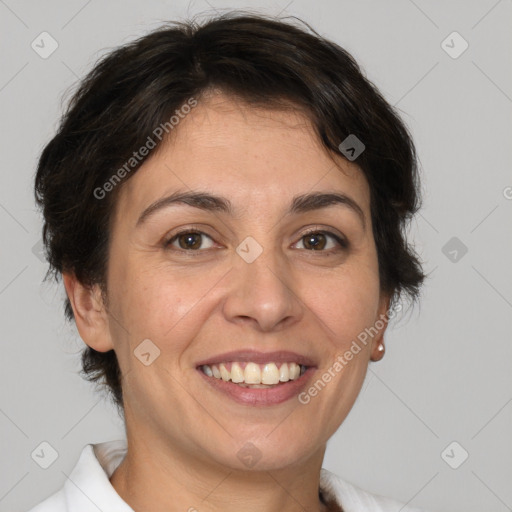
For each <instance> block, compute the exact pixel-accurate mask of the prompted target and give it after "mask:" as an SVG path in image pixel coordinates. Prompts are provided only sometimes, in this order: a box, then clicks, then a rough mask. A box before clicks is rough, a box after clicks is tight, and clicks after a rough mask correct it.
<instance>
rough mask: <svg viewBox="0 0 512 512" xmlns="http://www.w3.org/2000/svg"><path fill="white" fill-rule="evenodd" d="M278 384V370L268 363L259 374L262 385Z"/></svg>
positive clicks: (273, 364)
mask: <svg viewBox="0 0 512 512" xmlns="http://www.w3.org/2000/svg"><path fill="white" fill-rule="evenodd" d="M278 382H279V370H278V369H277V366H276V365H275V363H268V364H266V365H265V366H264V367H263V371H262V372H261V383H262V384H277V383H278Z"/></svg>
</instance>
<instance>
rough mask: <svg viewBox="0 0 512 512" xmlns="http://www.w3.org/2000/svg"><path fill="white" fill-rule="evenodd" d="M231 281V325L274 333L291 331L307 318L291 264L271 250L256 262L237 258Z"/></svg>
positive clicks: (228, 314)
mask: <svg viewBox="0 0 512 512" xmlns="http://www.w3.org/2000/svg"><path fill="white" fill-rule="evenodd" d="M230 281H231V282H230V286H229V287H228V292H227V297H226V300H225V302H224V308H223V312H224V315H225V317H226V319H227V320H228V321H229V322H233V323H237V324H241V325H242V324H248V325H252V327H253V328H255V329H257V330H259V331H261V332H270V331H279V330H281V329H284V328H288V327H290V326H291V325H293V324H295V323H297V322H299V321H300V320H301V318H302V317H303V315H304V306H303V303H302V302H301V300H300V298H299V295H298V291H297V290H295V289H294V286H293V285H294V283H293V276H292V271H291V269H290V267H289V265H288V264H287V263H286V261H285V260H284V259H283V258H282V257H280V256H279V255H278V254H276V253H274V252H272V251H271V250H267V251H266V250H263V252H262V254H260V256H258V258H256V260H254V261H253V262H252V263H247V262H246V261H244V260H243V259H242V258H241V257H239V256H238V255H235V264H234V268H233V270H232V272H230Z"/></svg>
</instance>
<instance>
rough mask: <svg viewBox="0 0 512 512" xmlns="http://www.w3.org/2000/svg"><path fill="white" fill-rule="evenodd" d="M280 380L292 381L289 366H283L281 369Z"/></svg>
mask: <svg viewBox="0 0 512 512" xmlns="http://www.w3.org/2000/svg"><path fill="white" fill-rule="evenodd" d="M279 380H280V381H281V382H288V381H289V380H290V372H289V370H288V365H287V364H282V365H281V368H280V369H279Z"/></svg>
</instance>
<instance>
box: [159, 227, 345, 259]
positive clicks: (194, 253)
mask: <svg viewBox="0 0 512 512" xmlns="http://www.w3.org/2000/svg"><path fill="white" fill-rule="evenodd" d="M311 234H315V235H319V234H321V235H325V236H328V237H331V238H333V239H334V240H335V241H336V242H337V243H338V245H339V246H340V248H341V250H346V249H348V248H349V243H348V241H347V240H345V239H344V238H342V237H340V236H338V235H336V234H335V233H333V232H332V231H327V230H322V229H318V228H312V229H309V230H308V231H306V232H305V233H303V234H302V236H301V237H300V238H299V240H298V241H301V240H302V239H303V238H305V237H307V236H308V235H311ZM182 235H204V236H206V237H208V238H209V239H210V240H212V241H213V238H212V237H211V236H209V235H208V234H207V233H205V232H203V231H199V230H196V229H191V228H190V227H189V228H187V229H184V230H182V231H179V232H178V233H175V234H174V235H173V236H172V237H171V238H169V239H167V240H166V241H164V244H163V245H164V249H167V250H175V251H177V252H181V253H186V254H187V255H188V256H199V255H200V253H202V252H204V251H205V250H208V249H203V250H201V249H169V247H170V246H171V244H172V243H173V242H174V241H175V240H177V239H178V238H179V237H180V236H182ZM296 243H298V242H296ZM340 248H338V249H328V250H318V251H315V250H312V249H311V250H310V249H302V250H304V251H307V252H314V253H318V254H319V255H323V256H329V255H332V254H334V253H335V252H337V251H339V250H340ZM322 253H323V254H322Z"/></svg>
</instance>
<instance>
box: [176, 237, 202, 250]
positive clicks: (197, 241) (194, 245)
mask: <svg viewBox="0 0 512 512" xmlns="http://www.w3.org/2000/svg"><path fill="white" fill-rule="evenodd" d="M181 240H182V241H184V243H182V244H180V245H181V248H182V249H197V248H198V247H200V246H201V237H200V236H199V234H198V233H189V234H186V235H182V238H181ZM194 240H195V243H194ZM190 242H191V243H190Z"/></svg>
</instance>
